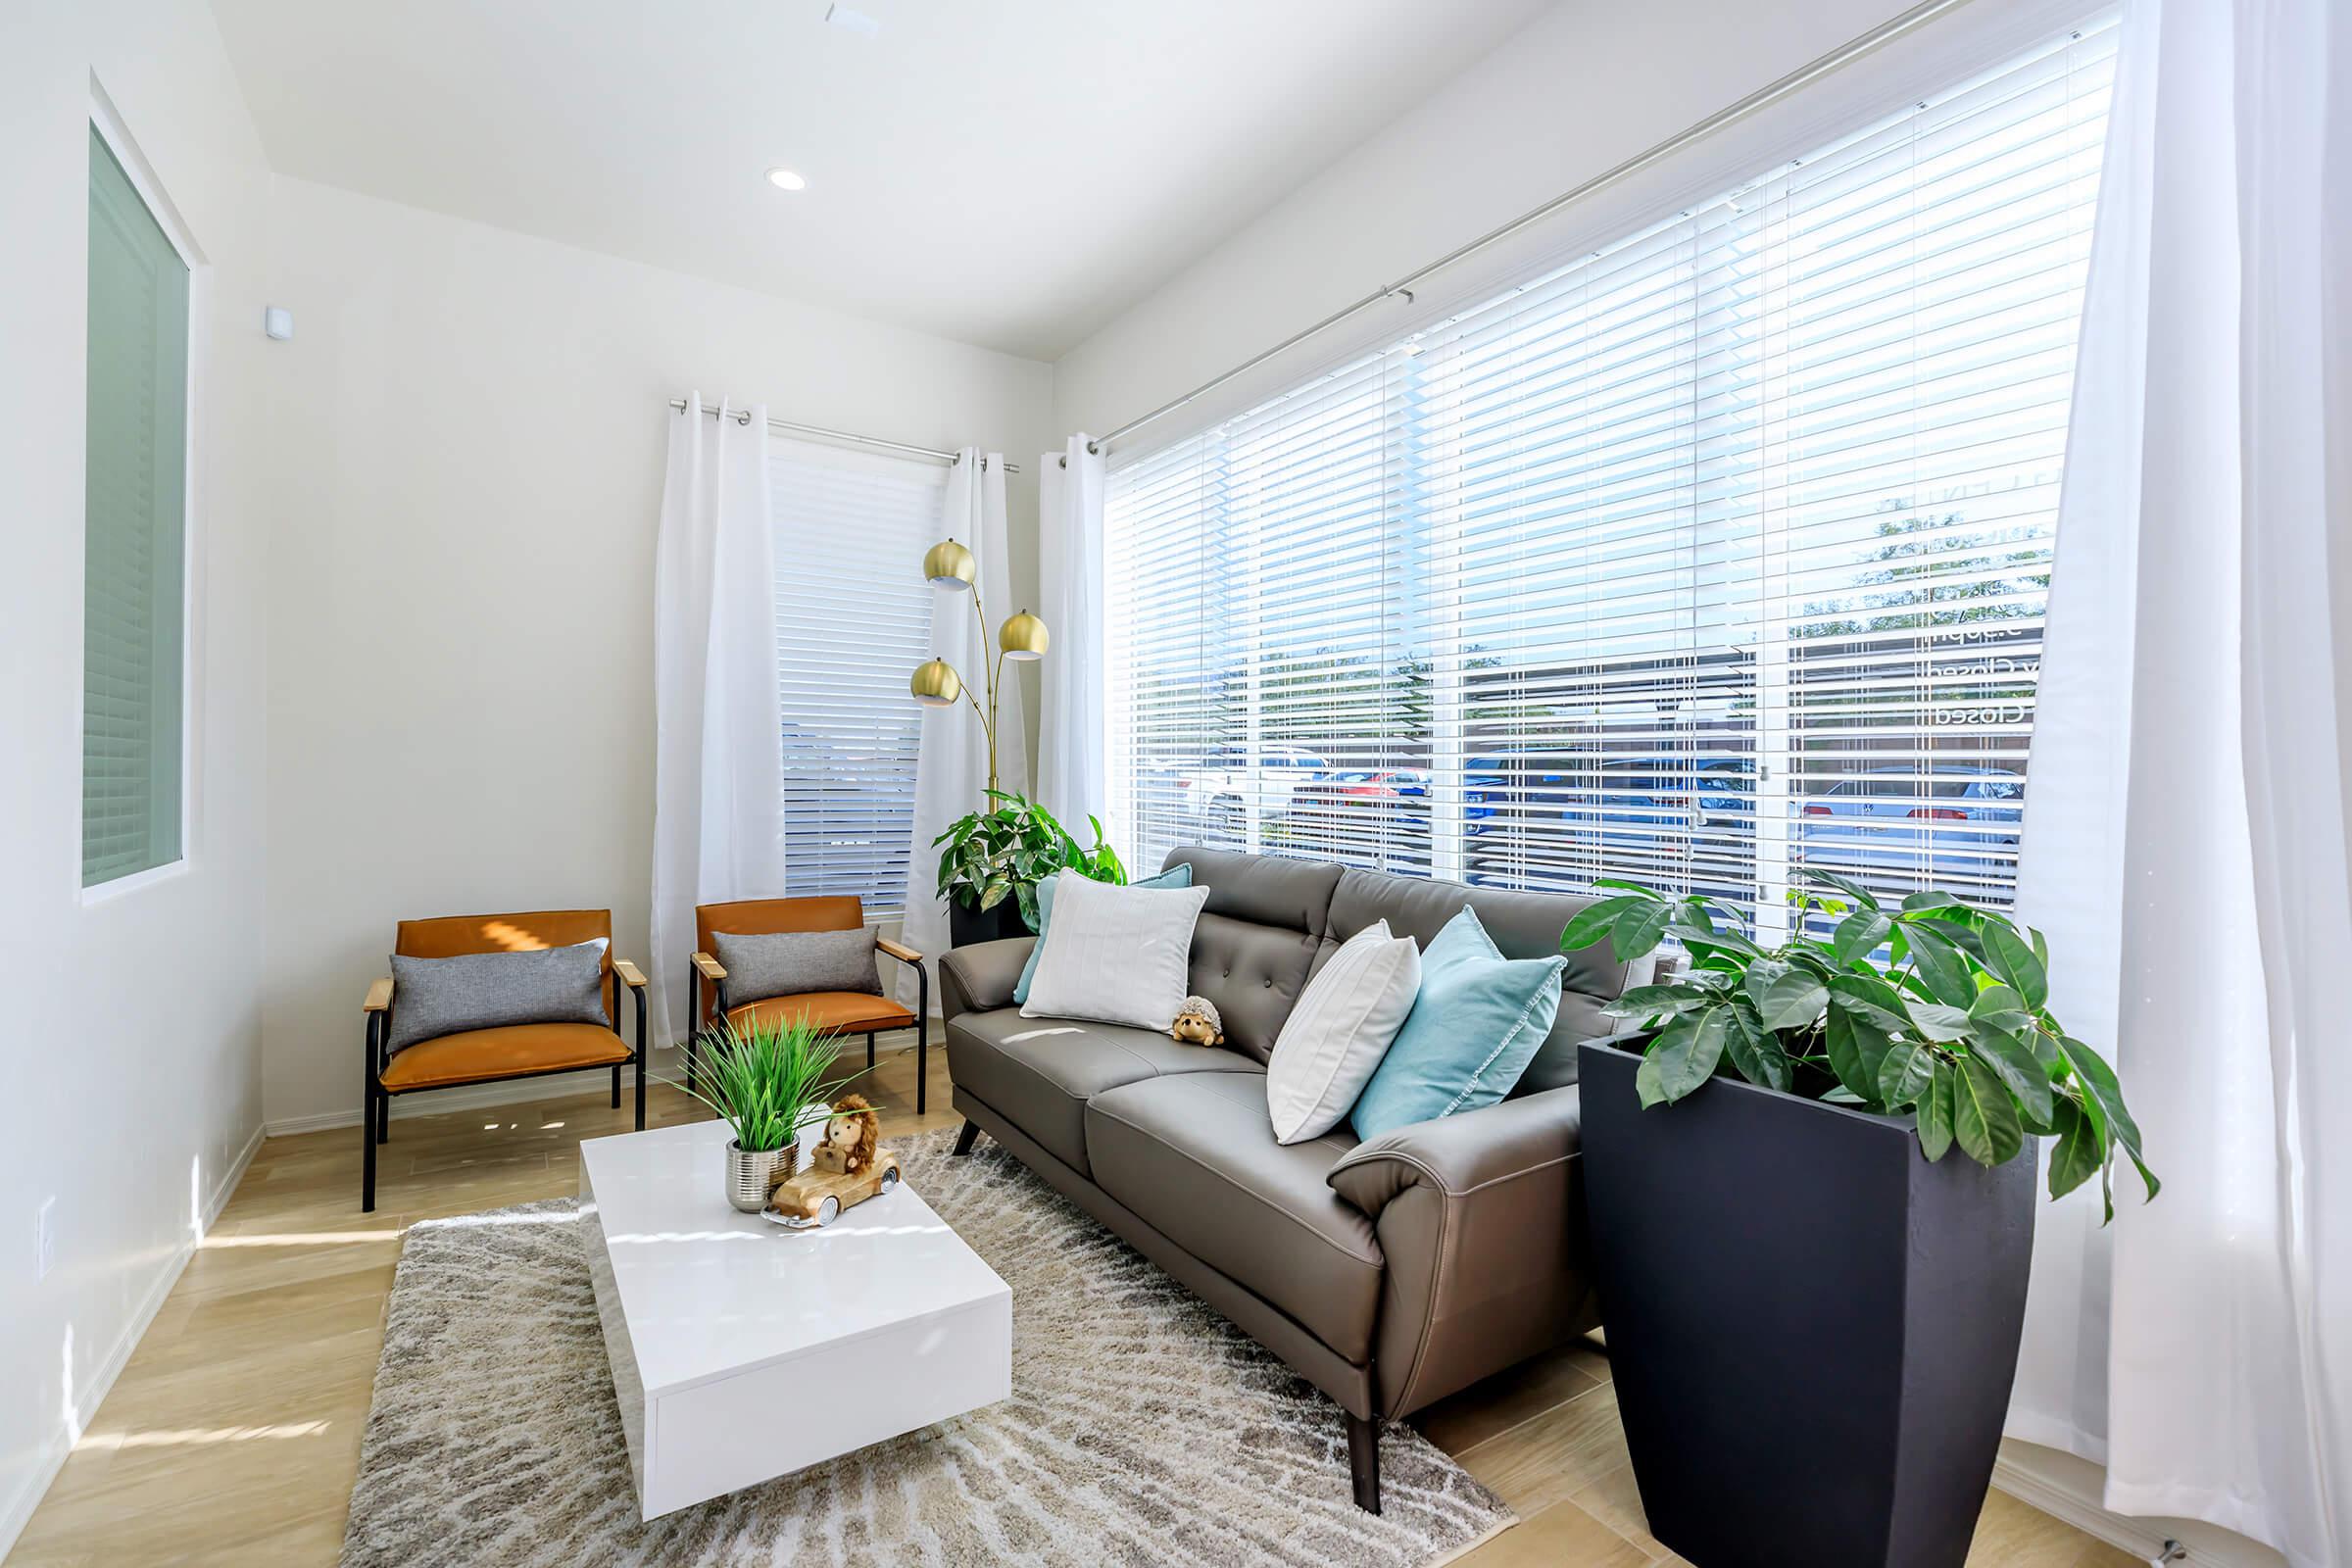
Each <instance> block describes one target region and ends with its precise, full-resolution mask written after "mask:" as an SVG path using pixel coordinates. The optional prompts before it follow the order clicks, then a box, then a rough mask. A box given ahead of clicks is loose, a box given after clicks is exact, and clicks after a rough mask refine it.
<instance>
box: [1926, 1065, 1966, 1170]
mask: <svg viewBox="0 0 2352 1568" xmlns="http://www.w3.org/2000/svg"><path fill="white" fill-rule="evenodd" d="M1959 1082H1960V1070H1959V1069H1958V1068H1957V1067H1954V1066H1953V1065H1952V1064H1951V1063H1950V1062H1948V1061H1940V1060H1939V1061H1937V1062H1936V1080H1935V1082H1934V1083H1932V1084H1930V1085H1929V1086H1928V1092H1927V1093H1926V1094H1925V1095H1924V1096H1922V1097H1921V1098H1920V1102H1919V1147H1920V1148H1921V1149H1922V1150H1923V1151H1924V1152H1926V1153H1927V1156H1928V1158H1930V1159H1931V1160H1936V1159H1941V1158H1942V1157H1943V1156H1944V1153H1945V1152H1946V1151H1948V1150H1949V1149H1950V1148H1951V1147H1952V1096H1953V1092H1954V1090H1955V1088H1956V1087H1957V1086H1958V1084H1959Z"/></svg>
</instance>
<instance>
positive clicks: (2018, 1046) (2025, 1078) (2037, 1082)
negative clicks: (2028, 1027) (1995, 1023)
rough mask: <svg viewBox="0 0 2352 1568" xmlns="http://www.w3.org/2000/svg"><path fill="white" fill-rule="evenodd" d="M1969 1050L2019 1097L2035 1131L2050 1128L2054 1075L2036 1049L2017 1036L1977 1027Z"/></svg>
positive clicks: (1970, 1033) (1971, 1036)
mask: <svg viewBox="0 0 2352 1568" xmlns="http://www.w3.org/2000/svg"><path fill="white" fill-rule="evenodd" d="M1968 1044H1969V1049H1970V1050H1971V1051H1972V1052H1974V1053H1975V1054H1976V1055H1977V1056H1979V1057H1980V1058H1982V1059H1983V1060H1984V1063H1985V1066H1987V1067H1990V1068H1991V1069H1992V1074H1993V1076H1994V1077H1996V1078H1998V1079H2000V1081H2001V1082H2002V1083H2003V1084H2006V1085H2007V1086H2008V1088H2009V1092H2010V1093H2011V1094H2013V1095H2015V1096H2016V1097H2017V1103H2018V1107H2019V1109H2020V1110H2021V1111H2022V1112H2023V1113H2024V1117H2025V1121H2026V1125H2027V1126H2028V1127H2030V1128H2031V1129H2032V1130H2033V1131H2034V1132H2047V1131H2049V1130H2050V1104H2051V1101H2050V1075H2049V1074H2048V1073H2046V1072H2043V1071H2042V1070H2041V1063H2040V1062H2038V1061H2035V1060H2034V1051H2033V1048H2032V1047H2030V1046H2028V1045H2027V1044H2026V1043H2025V1041H2024V1040H2022V1039H2021V1038H2019V1037H2018V1036H2016V1035H2005V1034H2002V1033H2000V1032H1999V1031H1998V1030H1994V1029H1985V1028H1982V1027H1979V1028H1976V1029H1972V1030H1971V1031H1970V1032H1969V1037H1968Z"/></svg>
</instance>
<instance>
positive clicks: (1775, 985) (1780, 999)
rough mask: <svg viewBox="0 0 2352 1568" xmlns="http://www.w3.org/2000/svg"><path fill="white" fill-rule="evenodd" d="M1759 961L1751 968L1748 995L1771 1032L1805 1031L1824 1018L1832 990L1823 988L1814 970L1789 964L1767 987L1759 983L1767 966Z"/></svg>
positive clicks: (1783, 966) (1784, 965)
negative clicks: (1822, 1013)
mask: <svg viewBox="0 0 2352 1568" xmlns="http://www.w3.org/2000/svg"><path fill="white" fill-rule="evenodd" d="M1767 961H1769V960H1762V959H1760V960H1758V961H1757V962H1755V963H1753V964H1751V965H1749V966H1748V971H1747V994H1748V996H1749V998H1750V999H1751V1000H1753V1001H1754V1003H1755V1005H1756V1011H1757V1013H1758V1014H1759V1015H1760V1016H1761V1017H1762V1019H1763V1022H1764V1027H1765V1028H1767V1029H1802V1028H1804V1027H1805V1026H1806V1025H1808V1024H1810V1023H1812V1021H1813V1020H1814V1019H1816V1018H1818V1017H1820V1016H1821V1009H1822V1005H1823V1004H1825V1003H1827V1002H1828V1001H1829V1000H1830V991H1829V987H1827V986H1825V985H1823V984H1822V983H1821V981H1820V980H1819V979H1818V978H1816V977H1815V976H1814V975H1813V973H1812V972H1811V971H1810V970H1806V969H1799V968H1796V967H1794V966H1792V965H1789V964H1783V965H1781V972H1780V973H1779V974H1777V975H1775V976H1772V977H1771V978H1770V979H1769V980H1767V981H1766V982H1765V983H1764V984H1763V985H1761V986H1759V985H1758V984H1757V983H1756V977H1757V975H1758V974H1759V973H1760V972H1761V971H1762V969H1763V967H1764V963H1765V962H1767Z"/></svg>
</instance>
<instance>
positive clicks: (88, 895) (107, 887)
mask: <svg viewBox="0 0 2352 1568" xmlns="http://www.w3.org/2000/svg"><path fill="white" fill-rule="evenodd" d="M188 863H189V862H188V858H187V857H186V856H184V855H183V856H181V857H180V858H178V859H176V860H168V861H166V862H165V863H164V864H162V865H151V866H149V867H148V868H147V869H146V870H144V871H133V872H131V873H130V874H129V875H128V876H119V877H116V878H115V879H114V880H113V881H111V882H100V883H97V884H95V885H94V886H91V887H86V888H83V889H82V890H81V907H83V908H85V909H86V908H88V907H90V906H91V905H93V904H106V903H109V902H111V901H113V900H115V899H118V898H121V897H122V896H123V895H124V894H126V893H136V892H138V891H139V890H140V889H142V888H151V887H154V886H156V885H157V884H158V883H162V882H170V881H172V880H173V879H174V878H177V877H180V876H184V875H186V874H187V870H188Z"/></svg>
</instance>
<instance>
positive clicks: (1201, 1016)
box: [1168, 997, 1225, 1046]
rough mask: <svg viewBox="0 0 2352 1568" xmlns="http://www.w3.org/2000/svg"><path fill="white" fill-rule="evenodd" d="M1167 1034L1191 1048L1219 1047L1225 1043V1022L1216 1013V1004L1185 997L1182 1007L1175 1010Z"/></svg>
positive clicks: (1205, 999) (1199, 998)
mask: <svg viewBox="0 0 2352 1568" xmlns="http://www.w3.org/2000/svg"><path fill="white" fill-rule="evenodd" d="M1168 1033H1169V1034H1171V1035H1173V1036H1175V1037H1176V1038H1177V1039H1178V1040H1181V1041H1183V1042H1184V1043H1185V1044H1186V1045H1191V1046H1221V1045H1223V1044H1224V1043H1225V1020H1224V1018H1223V1017H1222V1016H1220V1015H1219V1014H1218V1012H1217V1005H1216V1004H1215V1003H1213V1002H1211V1001H1209V1000H1208V999H1207V998H1206V997H1187V998H1185V999H1184V1005H1183V1006H1181V1007H1178V1008H1177V1009H1176V1021H1175V1022H1174V1023H1171V1024H1169V1025H1168Z"/></svg>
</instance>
